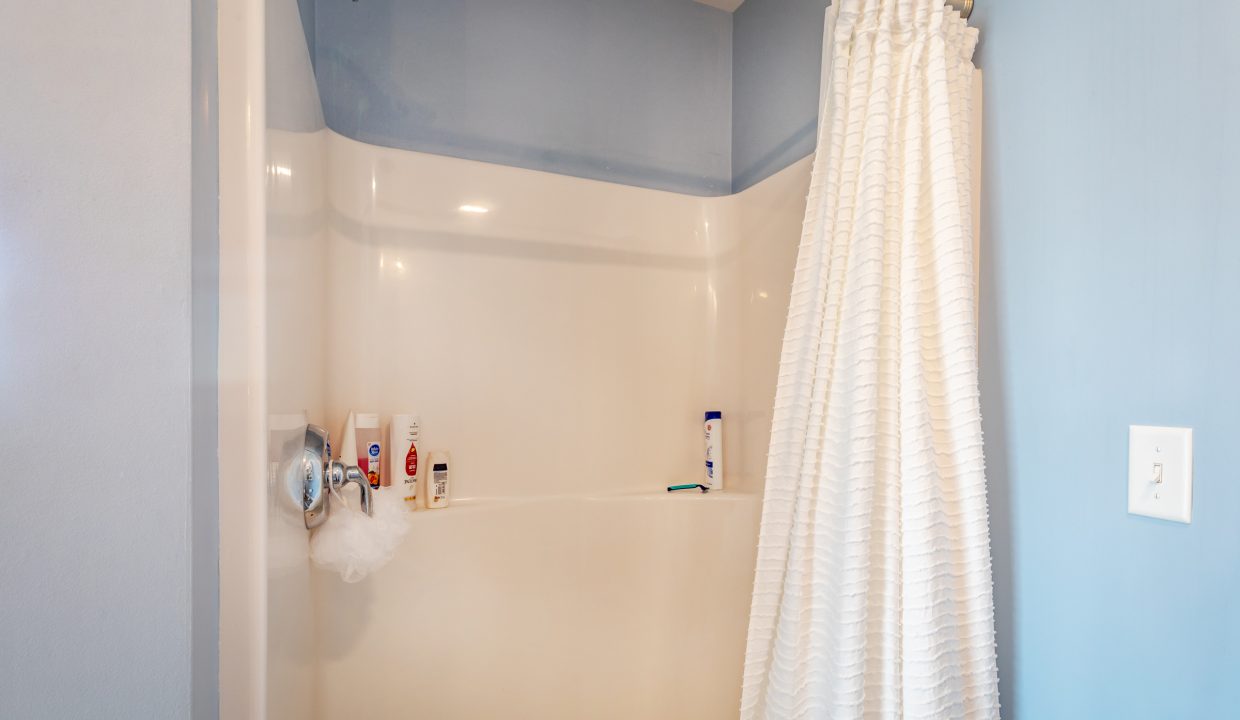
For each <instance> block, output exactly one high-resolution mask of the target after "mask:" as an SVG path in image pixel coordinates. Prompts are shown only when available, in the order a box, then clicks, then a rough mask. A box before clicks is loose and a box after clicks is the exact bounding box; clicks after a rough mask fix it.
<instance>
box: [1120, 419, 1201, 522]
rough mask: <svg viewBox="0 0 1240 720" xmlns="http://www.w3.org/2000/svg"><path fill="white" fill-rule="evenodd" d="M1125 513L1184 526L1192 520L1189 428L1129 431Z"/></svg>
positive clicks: (1144, 427) (1132, 428) (1142, 426)
mask: <svg viewBox="0 0 1240 720" xmlns="http://www.w3.org/2000/svg"><path fill="white" fill-rule="evenodd" d="M1128 512H1129V513H1131V514H1133V515H1147V516H1149V517H1156V518H1161V519H1163V520H1175V521H1177V522H1183V523H1186V522H1190V521H1191V520H1192V513H1193V431H1192V428H1170V427H1150V426H1146V425H1132V426H1130V427H1129V428H1128Z"/></svg>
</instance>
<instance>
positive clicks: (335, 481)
mask: <svg viewBox="0 0 1240 720" xmlns="http://www.w3.org/2000/svg"><path fill="white" fill-rule="evenodd" d="M328 463H329V465H328V470H327V476H328V482H330V483H331V486H332V489H333V490H336V491H341V490H343V489H344V486H345V485H348V484H349V483H356V484H357V488H358V491H359V492H360V493H361V498H362V512H364V513H366V514H367V515H373V514H374V512H372V510H371V507H370V499H371V489H370V480H368V479H367V478H366V473H364V472H362V469H361V468H359V467H358V466H356V465H345V464H344V463H342V462H340V461H339V460H329V461H328Z"/></svg>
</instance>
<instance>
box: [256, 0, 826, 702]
mask: <svg viewBox="0 0 1240 720" xmlns="http://www.w3.org/2000/svg"><path fill="white" fill-rule="evenodd" d="M615 5H617V6H618V5H620V4H615ZM685 5H686V6H689V7H691V8H692V7H694V4H693V3H690V2H687V1H686V3H685ZM348 10H349V8H347V7H346V8H343V9H336V10H333V11H332V12H337V11H339V12H344V11H348ZM699 11H702V12H706V13H708V15H707V17H713V15H710V14H712V13H715V12H717V11H714V10H710V9H708V8H700V10H699V9H693V10H692V11H691V12H694V13H697V12H699ZM327 12H329V11H327V10H325V7H324V6H323V5H320V6H318V7H317V8H316V9H315V15H316V16H317V18H318V21H317V23H318V25H319V27H320V29H321V28H322V27H323V17H324V15H325V14H326V13H327ZM294 13H295V9H294V7H293V3H292V0H272V2H271V5H269V17H268V32H269V37H268V105H269V107H268V119H269V125H270V126H271V129H270V131H269V132H268V135H267V144H268V147H267V156H268V166H267V173H268V178H267V179H268V193H267V201H268V208H267V211H268V227H267V233H268V237H267V245H266V249H265V258H266V277H267V289H266V291H267V312H266V318H267V325H268V345H267V354H268V358H267V359H268V376H269V377H268V392H267V397H268V405H269V408H270V413H271V414H270V416H269V426H270V433H269V448H270V453H269V460H270V467H271V470H272V474H271V477H270V478H269V479H268V483H269V485H268V495H269V514H268V539H267V542H268V545H269V548H268V583H269V591H270V592H269V598H268V613H267V615H268V622H269V627H268V648H269V650H268V652H269V662H268V698H267V700H268V703H267V706H268V714H269V716H270V717H273V718H279V717H287V718H306V717H321V718H325V719H327V718H336V717H341V716H344V715H346V714H347V713H349V712H357V711H362V712H365V713H369V714H371V715H373V716H376V717H387V716H400V715H401V714H402V713H409V712H417V713H419V714H423V715H427V716H434V717H444V718H450V717H477V716H493V715H496V714H497V713H500V712H505V711H506V716H508V717H540V718H577V717H583V716H589V715H591V714H594V715H598V712H601V711H597V712H596V709H597V708H611V710H609V711H608V712H612V713H613V716H614V717H617V718H619V717H647V718H652V719H657V718H701V719H702V720H716V719H717V718H720V717H727V716H728V715H729V714H730V713H731V712H733V711H734V710H735V708H736V707H737V702H738V697H737V693H738V692H739V687H740V670H741V661H742V653H743V649H744V628H745V622H746V617H747V613H748V603H749V591H750V585H751V579H752V569H753V562H754V558H753V550H754V547H755V543H756V533H757V521H758V512H759V506H760V492H761V487H762V477H763V472H764V469H765V455H766V445H767V435H768V433H769V418H770V414H771V405H772V402H773V396H774V383H775V374H776V372H777V368H778V357H779V350H780V337H781V335H782V329H783V324H784V317H785V312H786V307H787V301H788V289H789V287H790V282H791V271H792V265H793V262H794V260H795V253H796V246H797V241H798V238H799V228H800V219H801V215H802V213H803V210H804V198H805V194H806V188H807V186H808V175H809V164H808V162H807V161H801V162H799V163H795V164H793V165H792V166H791V167H789V168H787V169H785V170H784V171H783V172H780V173H777V174H775V175H774V176H773V177H771V178H768V179H767V180H766V181H765V182H763V183H759V184H757V185H756V186H754V187H753V188H750V189H749V190H748V191H746V192H745V193H742V194H740V195H734V196H733V195H725V196H722V197H704V196H702V195H701V194H695V193H700V192H701V189H702V188H701V187H700V186H695V187H694V188H691V189H692V190H693V193H689V194H684V193H674V192H666V191H662V190H658V189H649V188H643V187H634V186H632V185H630V184H620V183H613V182H600V181H597V180H593V179H586V178H582V177H573V176H571V175H569V174H564V173H557V174H553V173H547V172H540V171H537V170H532V169H527V168H520V167H512V166H509V165H507V164H504V163H501V162H478V161H474V160H469V159H462V158H455V157H446V156H444V155H442V154H430V153H422V152H415V151H410V150H407V149H399V148H389V147H380V146H377V145H374V144H370V143H366V142H361V141H359V140H357V139H351V138H347V137H344V136H343V135H341V134H338V133H335V132H332V131H330V130H324V129H322V120H321V119H320V118H319V116H318V115H317V113H316V112H314V108H315V103H314V102H313V100H314V98H313V97H312V94H311V93H308V92H307V86H306V80H307V79H308V78H309V72H310V66H311V63H310V56H309V54H308V53H306V52H305V47H304V44H305V37H306V36H305V35H302V34H300V33H297V34H289V33H288V32H286V31H285V30H284V29H279V27H283V28H285V29H287V28H297V24H296V21H295V16H294ZM277 26H279V27H277ZM370 32H374V33H379V31H378V30H373V29H372V30H371V31H370ZM324 35H325V33H322V32H319V33H316V41H317V42H318V43H319V44H320V47H322V44H323V42H324V40H323V38H324ZM380 35H381V33H380ZM294 40H296V42H294ZM354 44H355V45H356V43H354ZM297 46H300V47H301V50H300V51H298V50H297ZM712 52H713V51H712ZM656 54H657V53H656ZM324 57H325V56H324V55H323V52H322V50H320V52H319V61H320V71H322V70H323V68H322V66H323V63H324ZM712 57H713V56H712ZM336 60H337V61H338V60H339V58H336ZM385 82H392V80H391V79H390V78H389V79H387V80H385ZM321 85H322V79H320V86H321ZM651 102H652V101H651V100H650V98H646V99H645V100H643V103H645V105H644V107H645V108H646V111H645V112H648V111H650V110H651V108H652V107H653V105H651V104H650V103H651ZM329 114H330V113H329ZM723 117H724V118H725V119H724V121H723V123H724V125H726V124H727V122H728V121H727V118H728V117H730V115H729V114H728V113H726V112H724V113H723ZM645 118H646V121H648V122H653V121H654V120H653V116H650V115H646V116H645ZM616 122H619V120H616ZM673 125H674V123H673ZM651 132H656V131H654V130H652V131H651ZM657 132H663V130H662V129H659V130H657ZM677 132H683V133H687V132H688V131H686V130H684V128H681V129H680V130H677ZM570 137H571V136H570ZM686 137H687V135H686ZM655 144H656V145H657V143H655ZM690 144H692V143H690ZM726 150H727V148H726V143H725V147H724V156H725V157H726V155H727V152H726ZM673 157H674V156H673ZM560 169H563V168H560ZM695 172H696V171H695ZM580 174H585V173H580ZM725 177H726V178H727V183H729V184H730V177H729V176H726V175H725ZM617 179H621V180H625V178H617ZM642 182H643V183H646V184H650V183H649V182H648V178H645V179H643V180H642ZM726 187H727V185H724V186H723V188H724V189H726ZM463 208H470V209H473V210H475V211H474V212H470V211H468V210H467V209H463ZM476 210H484V211H485V212H477V211H476ZM350 409H353V410H366V411H375V412H379V413H381V414H382V415H384V416H390V415H391V414H393V413H397V412H416V413H418V414H420V416H421V418H422V421H423V428H424V435H423V447H424V448H425V449H426V450H435V449H444V450H449V451H451V452H452V459H453V463H454V465H453V470H454V478H453V479H454V489H453V505H452V506H451V507H450V508H448V509H447V510H443V511H425V510H423V511H419V512H417V513H415V514H414V515H413V517H412V521H413V530H412V532H411V535H410V537H409V538H408V539H407V540H406V542H405V543H404V545H403V546H402V547H401V548H400V549H399V550H398V552H397V555H396V558H395V559H394V560H393V561H392V563H391V565H389V566H388V567H386V568H384V569H383V570H381V571H379V572H378V573H376V574H375V575H373V576H372V577H370V578H368V579H366V580H365V581H363V582H361V583H359V584H356V585H345V584H343V583H342V582H341V581H340V580H339V579H338V578H337V577H335V576H332V575H329V574H326V573H319V572H316V571H313V570H312V569H311V568H310V566H309V565H308V562H307V560H306V533H305V531H304V529H303V528H302V527H300V524H299V522H300V517H299V515H298V513H297V509H296V507H295V504H294V503H292V502H291V501H290V498H289V497H288V494H287V493H286V492H283V487H282V485H281V477H282V476H281V474H280V470H281V468H282V467H283V464H284V463H285V462H286V461H287V460H288V459H289V457H291V452H292V451H293V450H294V449H295V448H296V446H297V441H298V438H299V437H300V434H301V432H302V428H303V427H304V424H305V423H306V422H315V423H319V424H323V425H325V426H326V427H327V428H329V430H330V431H331V432H332V433H333V435H336V434H338V433H339V431H340V429H341V427H342V424H343V420H344V417H345V414H346V413H347V412H348V411H349V410H350ZM707 409H720V410H723V412H724V415H725V418H726V427H727V432H726V433H725V437H726V447H725V452H726V454H725V459H726V471H725V474H726V477H725V481H726V483H727V491H726V492H725V493H722V494H717V495H711V496H705V497H703V496H700V495H697V496H695V495H686V496H669V495H668V494H667V493H666V492H665V490H664V488H665V487H666V486H667V485H669V484H672V483H683V482H695V481H697V480H699V479H701V477H702V476H703V473H704V468H703V462H702V451H703V439H702V413H703V412H704V411H705V410H707ZM329 522H330V519H329ZM306 627H318V628H326V630H325V631H324V632H323V633H307V632H306V631H305V628H306ZM428 675H429V676H432V677H434V678H435V681H434V682H432V683H429V684H428V683H425V682H423V681H422V680H421V679H420V678H423V677H426V676H428ZM326 678H331V679H332V680H331V682H326V681H325V679H326ZM316 687H317V688H318V690H314V689H313V688H316ZM359 687H364V688H367V690H366V691H364V692H362V693H361V694H360V695H359V692H358V690H357V688H359ZM471 688H487V689H488V691H487V692H481V693H479V692H471ZM411 690H412V692H411ZM598 716H600V717H602V715H598Z"/></svg>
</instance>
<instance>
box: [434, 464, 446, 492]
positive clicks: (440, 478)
mask: <svg viewBox="0 0 1240 720" xmlns="http://www.w3.org/2000/svg"><path fill="white" fill-rule="evenodd" d="M431 483H432V490H431V497H433V498H434V499H435V500H438V499H439V498H442V497H447V496H448V466H447V465H446V464H444V463H436V464H435V467H433V468H431Z"/></svg>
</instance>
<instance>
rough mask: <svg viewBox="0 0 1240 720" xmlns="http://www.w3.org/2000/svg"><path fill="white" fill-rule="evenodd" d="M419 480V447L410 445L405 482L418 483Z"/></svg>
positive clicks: (406, 460)
mask: <svg viewBox="0 0 1240 720" xmlns="http://www.w3.org/2000/svg"><path fill="white" fill-rule="evenodd" d="M417 480H418V446H417V445H415V444H413V443H410V444H409V452H407V453H405V482H406V483H416V482H417Z"/></svg>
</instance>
